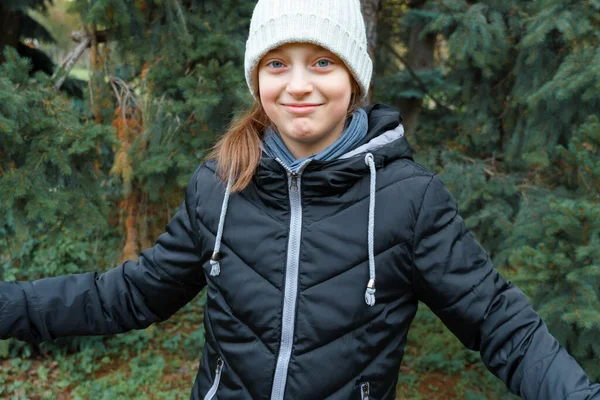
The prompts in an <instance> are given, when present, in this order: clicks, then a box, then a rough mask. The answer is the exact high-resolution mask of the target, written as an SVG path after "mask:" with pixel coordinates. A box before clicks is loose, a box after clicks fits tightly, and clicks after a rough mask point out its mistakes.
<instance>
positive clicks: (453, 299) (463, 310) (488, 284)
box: [413, 176, 600, 400]
mask: <svg viewBox="0 0 600 400" xmlns="http://www.w3.org/2000/svg"><path fill="white" fill-rule="evenodd" d="M413 263H414V265H413V268H414V269H413V284H414V288H415V291H416V294H417V296H418V298H419V300H421V301H423V302H424V303H426V304H427V305H428V306H429V307H430V308H431V309H432V311H433V312H434V313H435V314H436V315H437V316H438V317H439V318H440V319H441V320H442V321H443V322H444V324H445V325H446V326H447V327H448V328H449V329H450V330H451V331H452V332H453V333H454V334H455V335H456V336H457V337H458V339H459V340H460V341H461V342H462V343H463V344H464V345H465V346H466V347H468V348H469V349H471V350H477V351H479V352H480V353H481V358H482V360H483V362H484V363H485V365H486V367H487V368H488V369H489V370H490V371H491V372H492V373H493V374H494V375H496V376H497V377H498V378H500V379H502V380H503V381H504V383H505V384H506V386H507V387H508V389H509V390H510V391H511V392H512V393H514V394H516V395H518V396H521V397H522V398H524V399H545V400H554V399H560V400H563V399H570V400H576V399H577V400H579V399H600V385H598V384H590V381H589V379H588V377H587V376H586V374H585V373H584V371H583V370H582V368H581V367H580V366H579V365H578V364H577V362H576V361H575V359H573V358H572V357H571V356H570V355H569V354H568V352H567V351H566V350H565V349H564V348H563V347H562V346H560V345H559V343H558V342H557V340H556V339H555V338H554V337H553V336H552V335H551V334H550V333H549V331H548V329H547V327H546V325H545V324H544V322H543V321H542V319H541V318H540V316H539V315H538V314H537V313H536V312H535V311H534V310H533V308H532V307H531V304H530V303H529V301H528V299H527V297H526V296H525V295H524V294H523V292H522V291H520V290H519V289H518V288H517V287H516V286H514V285H513V284H512V283H511V282H510V281H505V280H504V279H503V278H502V276H501V275H500V274H499V273H498V271H497V270H495V269H494V268H493V265H492V261H491V260H490V258H489V257H488V255H487V253H486V251H485V250H484V249H483V248H482V247H481V246H480V245H479V243H477V241H476V240H475V238H474V236H473V234H472V233H471V232H470V231H469V230H468V229H467V228H466V226H465V224H464V222H463V219H462V218H461V217H460V216H459V215H458V209H457V205H456V201H455V200H454V198H453V197H452V196H451V194H450V193H449V192H448V190H447V189H446V188H445V187H444V184H443V182H442V181H441V179H440V178H439V177H437V176H434V177H433V178H432V179H431V181H430V182H429V184H428V186H427V189H426V190H425V193H424V195H423V200H422V202H421V205H420V206H419V209H418V210H417V218H416V222H415V228H414V238H413Z"/></svg>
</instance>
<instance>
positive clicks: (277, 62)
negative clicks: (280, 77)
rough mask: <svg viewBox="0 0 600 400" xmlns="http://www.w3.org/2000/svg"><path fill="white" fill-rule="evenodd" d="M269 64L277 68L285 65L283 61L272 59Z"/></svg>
mask: <svg viewBox="0 0 600 400" xmlns="http://www.w3.org/2000/svg"><path fill="white" fill-rule="evenodd" d="M269 64H270V65H271V66H272V67H273V68H275V69H279V68H281V67H283V63H282V62H281V61H271V62H270V63H269Z"/></svg>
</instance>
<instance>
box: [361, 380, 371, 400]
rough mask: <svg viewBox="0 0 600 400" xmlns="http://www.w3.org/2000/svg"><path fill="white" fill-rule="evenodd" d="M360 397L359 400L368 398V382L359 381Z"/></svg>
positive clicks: (367, 399)
mask: <svg viewBox="0 0 600 400" xmlns="http://www.w3.org/2000/svg"><path fill="white" fill-rule="evenodd" d="M360 399H361V400H369V382H365V383H361V385H360Z"/></svg>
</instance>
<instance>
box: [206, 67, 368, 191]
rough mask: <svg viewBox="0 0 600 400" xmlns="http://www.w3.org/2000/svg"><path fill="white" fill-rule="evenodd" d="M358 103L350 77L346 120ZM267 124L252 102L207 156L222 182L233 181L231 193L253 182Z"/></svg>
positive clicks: (357, 89)
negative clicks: (215, 162) (215, 165)
mask: <svg viewBox="0 0 600 400" xmlns="http://www.w3.org/2000/svg"><path fill="white" fill-rule="evenodd" d="M360 103H361V88H360V86H359V84H358V82H357V81H356V79H354V77H352V94H351V96H350V103H349V105H348V112H347V113H346V118H348V117H350V116H351V115H352V114H353V113H354V112H355V111H356V110H357V109H358V108H359V107H360ZM270 123H271V120H270V119H269V117H268V116H267V113H266V112H265V110H264V108H263V106H262V104H261V103H260V102H259V101H255V102H254V103H253V104H252V107H250V109H249V110H247V111H246V112H245V113H243V114H241V115H240V116H238V117H237V118H235V119H234V120H233V121H232V122H231V124H230V125H229V127H228V129H227V131H226V132H225V134H224V135H223V136H222V137H221V139H219V141H218V142H217V143H216V144H215V146H214V147H213V149H212V151H211V152H210V154H209V155H208V159H214V160H217V175H218V176H219V177H220V178H221V179H222V180H223V181H227V179H232V185H231V191H232V192H238V191H241V190H244V189H245V188H246V186H248V185H249V184H250V182H251V181H252V177H253V176H254V173H255V172H256V168H258V164H259V163H260V157H261V152H262V146H261V141H262V136H263V133H264V131H265V128H267V127H268V126H269V124H270Z"/></svg>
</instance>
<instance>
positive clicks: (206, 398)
mask: <svg viewBox="0 0 600 400" xmlns="http://www.w3.org/2000/svg"><path fill="white" fill-rule="evenodd" d="M221 371H223V360H222V359H221V357H219V358H217V368H216V369H215V380H214V382H213V385H212V386H211V388H210V389H209V390H208V393H206V396H204V400H212V399H213V398H214V397H215V395H216V394H217V389H218V388H219V382H220V381H221Z"/></svg>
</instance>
